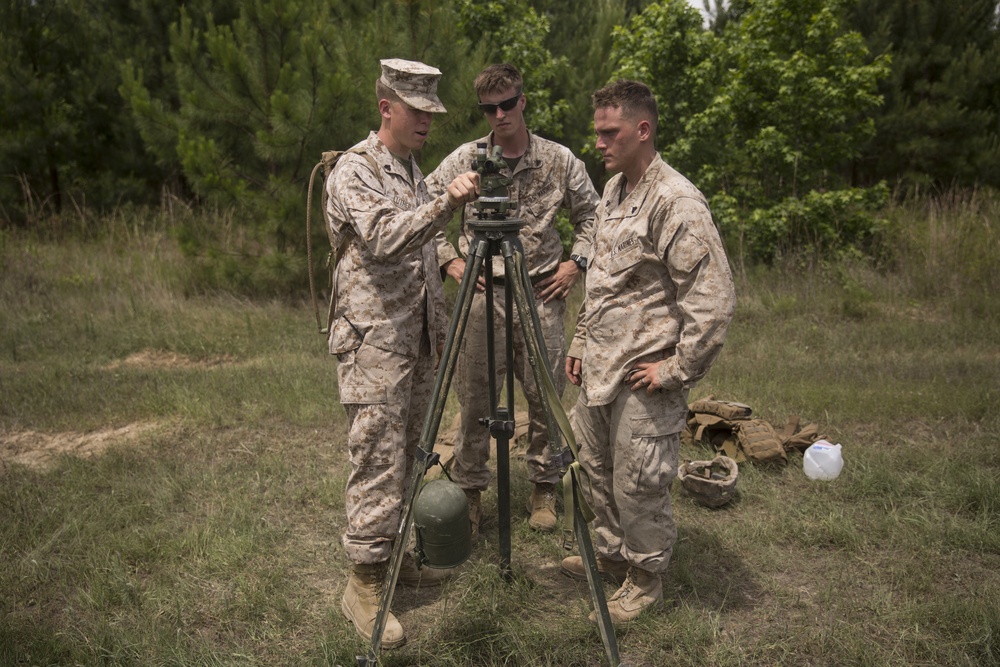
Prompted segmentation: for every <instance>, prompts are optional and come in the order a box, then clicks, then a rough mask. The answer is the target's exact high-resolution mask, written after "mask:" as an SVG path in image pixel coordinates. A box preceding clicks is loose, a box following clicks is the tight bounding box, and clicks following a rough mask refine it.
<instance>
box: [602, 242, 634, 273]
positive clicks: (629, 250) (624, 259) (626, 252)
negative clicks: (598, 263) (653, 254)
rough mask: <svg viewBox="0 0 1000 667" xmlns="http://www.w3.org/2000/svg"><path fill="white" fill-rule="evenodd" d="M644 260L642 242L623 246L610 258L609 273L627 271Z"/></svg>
mask: <svg viewBox="0 0 1000 667" xmlns="http://www.w3.org/2000/svg"><path fill="white" fill-rule="evenodd" d="M641 261H642V244H640V243H638V242H636V243H633V244H632V245H629V246H628V247H625V248H621V249H619V250H618V251H617V252H615V253H613V254H612V255H611V259H609V260H608V273H610V274H612V275H614V274H616V273H621V272H622V271H626V270H628V269H630V268H632V267H634V266H636V265H637V264H638V263H639V262H641Z"/></svg>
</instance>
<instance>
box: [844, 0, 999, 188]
mask: <svg viewBox="0 0 1000 667" xmlns="http://www.w3.org/2000/svg"><path fill="white" fill-rule="evenodd" d="M998 15H1000V5H998V3H997V2H996V0H916V1H913V0H905V1H904V0H864V1H862V2H859V3H858V4H857V6H856V7H855V9H854V11H853V13H852V20H853V23H854V25H855V26H856V27H857V29H858V30H859V31H861V32H862V33H863V34H864V35H865V37H866V39H867V40H868V45H869V48H870V50H871V52H872V53H875V54H883V53H885V54H891V56H892V70H891V74H890V75H889V76H888V77H887V78H886V79H885V80H884V81H883V82H882V84H881V86H880V90H881V92H882V94H883V95H884V96H885V100H886V104H885V106H884V107H883V109H882V110H881V111H880V112H879V113H878V114H877V115H876V129H877V131H876V136H875V140H874V141H873V142H872V144H871V146H870V148H869V150H868V151H866V152H865V154H864V157H863V159H862V160H861V162H860V166H861V172H862V177H863V178H864V179H865V180H866V181H869V182H871V181H872V180H876V179H886V180H889V181H891V182H894V183H899V184H900V185H902V186H903V187H904V189H912V188H914V187H924V188H926V187H934V188H941V187H948V186H951V185H960V186H973V185H976V184H989V185H993V186H1000V29H998V24H997V21H998Z"/></svg>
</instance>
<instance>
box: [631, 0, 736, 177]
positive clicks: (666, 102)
mask: <svg viewBox="0 0 1000 667" xmlns="http://www.w3.org/2000/svg"><path fill="white" fill-rule="evenodd" d="M614 45H615V61H616V62H617V63H618V69H617V71H616V72H615V77H616V78H618V77H622V78H627V79H635V80H637V81H642V82H645V83H647V85H649V86H650V87H651V88H653V90H654V94H655V95H656V98H657V105H658V107H659V112H660V121H659V125H658V128H657V146H658V147H661V148H663V149H664V156H665V157H666V158H667V159H668V160H673V159H674V155H672V153H671V151H672V148H673V147H674V146H676V145H677V143H676V142H678V141H679V140H681V139H682V137H683V136H684V134H685V126H686V125H687V124H688V123H689V122H690V121H691V118H692V116H694V115H695V114H696V113H699V112H701V111H702V110H703V109H705V107H707V106H708V104H709V102H710V101H711V96H712V93H713V89H714V85H715V81H716V76H714V75H715V74H717V72H716V70H715V68H714V64H715V62H717V61H716V58H715V56H717V55H718V54H719V53H720V49H719V44H718V40H717V39H716V38H715V36H714V35H713V34H712V33H711V32H708V31H706V30H705V29H704V27H703V25H702V17H701V13H700V12H698V10H696V9H694V8H693V7H692V6H691V5H690V4H688V2H687V0H663V1H662V2H658V3H654V4H652V5H650V6H648V7H647V8H646V9H645V10H644V11H643V12H642V13H641V14H639V15H637V16H635V17H634V18H633V19H632V21H631V22H630V23H629V24H628V25H627V26H624V25H623V26H620V27H618V28H615V30H614ZM678 157H680V156H678Z"/></svg>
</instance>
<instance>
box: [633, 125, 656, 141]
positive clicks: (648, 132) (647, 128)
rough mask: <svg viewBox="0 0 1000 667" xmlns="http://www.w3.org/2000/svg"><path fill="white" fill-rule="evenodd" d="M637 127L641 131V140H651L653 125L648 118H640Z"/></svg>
mask: <svg viewBox="0 0 1000 667" xmlns="http://www.w3.org/2000/svg"><path fill="white" fill-rule="evenodd" d="M636 129H637V130H638V131H639V141H649V140H650V139H652V129H653V127H652V125H650V123H649V121H648V120H640V121H639V125H638V126H637V127H636Z"/></svg>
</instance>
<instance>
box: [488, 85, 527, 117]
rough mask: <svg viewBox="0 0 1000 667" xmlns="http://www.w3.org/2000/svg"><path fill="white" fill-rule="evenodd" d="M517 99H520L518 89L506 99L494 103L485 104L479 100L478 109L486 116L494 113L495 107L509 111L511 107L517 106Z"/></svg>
mask: <svg viewBox="0 0 1000 667" xmlns="http://www.w3.org/2000/svg"><path fill="white" fill-rule="evenodd" d="M519 99H521V91H520V90H519V91H517V93H516V94H515V95H514V96H513V97H508V98H507V99H505V100H502V101H500V102H497V103H496V104H487V103H485V102H480V103H479V110H480V111H482V112H483V113H484V114H486V115H487V116H493V115H496V112H497V107H499V108H500V109H501V110H502V111H510V110H511V109H513V108H514V107H516V106H517V101H518V100H519Z"/></svg>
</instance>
